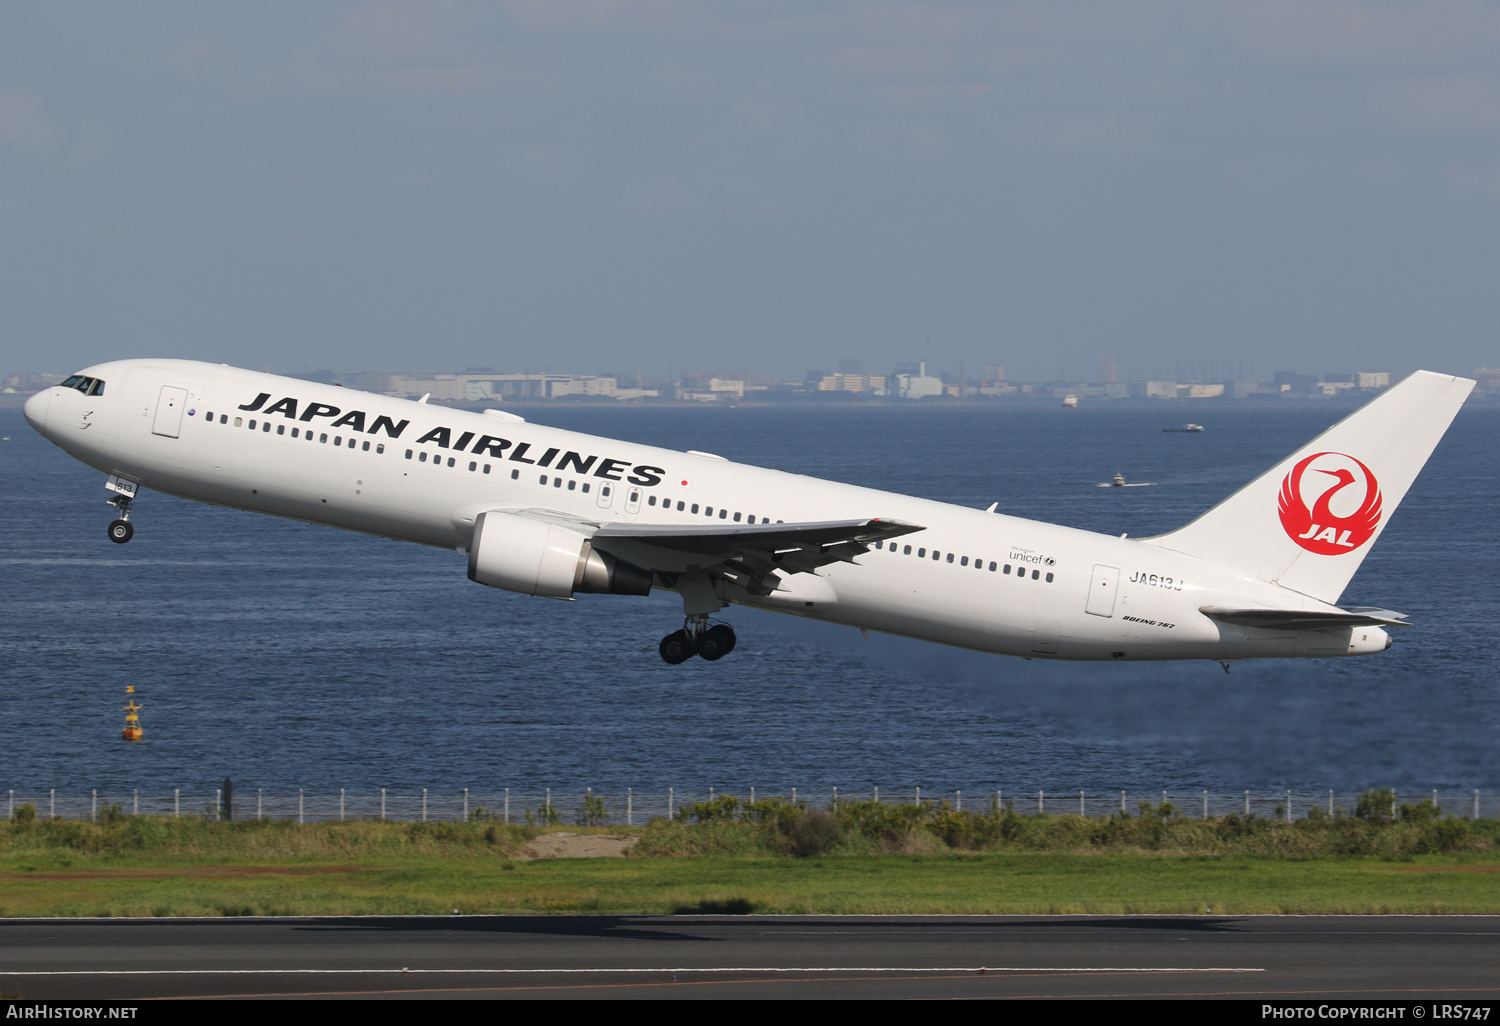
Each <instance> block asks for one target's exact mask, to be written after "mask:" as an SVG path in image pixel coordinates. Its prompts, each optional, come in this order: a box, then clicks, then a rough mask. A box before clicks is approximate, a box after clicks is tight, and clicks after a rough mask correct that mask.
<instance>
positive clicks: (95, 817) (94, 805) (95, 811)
mask: <svg viewBox="0 0 1500 1026" xmlns="http://www.w3.org/2000/svg"><path fill="white" fill-rule="evenodd" d="M89 793H90V794H91V795H93V800H92V802H91V803H90V804H89V822H90V823H97V822H99V789H98V788H97V787H96V788H94V789H93V790H92V791H90V792H89Z"/></svg>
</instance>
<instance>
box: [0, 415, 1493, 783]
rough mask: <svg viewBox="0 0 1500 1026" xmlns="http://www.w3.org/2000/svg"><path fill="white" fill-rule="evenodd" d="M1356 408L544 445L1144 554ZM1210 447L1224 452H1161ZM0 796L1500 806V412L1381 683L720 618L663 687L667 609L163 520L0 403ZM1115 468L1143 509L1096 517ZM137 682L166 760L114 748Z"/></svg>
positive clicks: (1367, 566) (1426, 522) (1446, 453)
mask: <svg viewBox="0 0 1500 1026" xmlns="http://www.w3.org/2000/svg"><path fill="white" fill-rule="evenodd" d="M1350 408H1351V407H1349V406H1347V405H1343V404H1336V403H1308V404H1296V403H1267V404H1253V403H1249V402H1241V403H1235V404H1219V403H1212V404H1204V405H1185V404H1149V405H1147V404H1115V405H1106V404H1088V403H1085V404H1084V405H1083V406H1082V407H1081V408H1080V409H1078V410H1074V411H1064V410H1062V409H1060V408H1059V407H1055V406H1053V405H1052V404H1046V405H1021V404H1016V405H1009V406H1004V407H1001V408H998V409H978V408H963V409H922V408H918V409H891V408H883V407H882V408H873V407H870V408H866V407H858V408H838V409H790V408H764V409H688V410H676V409H599V408H574V409H568V408H556V409H551V408H548V409H534V410H531V411H528V417H529V418H530V419H532V420H534V421H536V422H540V423H546V424H553V425H557V426H560V427H568V428H572V429H576V430H583V431H590V432H594V433H598V434H603V435H610V436H615V437H623V438H630V439H634V440H639V441H642V442H649V443H653V444H659V445H666V446H671V447H674V448H679V449H688V448H693V449H701V450H707V451H710V452H716V453H720V454H722V455H724V456H726V457H729V458H730V459H735V460H743V461H745V462H749V463H756V464H761V465H765V466H773V467H779V468H781V469H784V470H789V471H795V472H799V473H805V474H812V475H816V476H820V477H826V478H832V479H835V480H841V481H848V482H853V483H858V484H862V485H868V486H872V487H876V488H883V489H889V490H893V491H899V492H907V493H911V494H917V495H923V496H927V497H930V498H935V499H941V500H945V501H949V502H955V503H961V504H965V505H971V506H977V507H984V506H987V505H989V503H991V502H994V501H998V502H999V503H1000V507H1001V509H1002V510H1003V511H1005V512H1007V513H1011V514H1014V515H1018V516H1024V517H1032V518H1036V519H1041V520H1049V521H1054V522H1060V523H1065V524H1070V525H1074V526H1078V527H1083V528H1088V529H1092V530H1099V531H1106V532H1110V533H1114V534H1119V533H1122V532H1129V533H1130V534H1131V535H1133V536H1138V535H1145V534H1151V533H1156V532H1159V531H1163V530H1167V529H1170V528H1172V527H1175V526H1178V525H1180V524H1182V523H1185V522H1186V521H1187V520H1189V519H1191V518H1192V517H1193V516H1195V515H1197V514H1198V513H1199V512H1201V511H1203V510H1204V509H1207V508H1208V507H1209V506H1211V505H1212V504H1213V503H1214V502H1216V501H1218V500H1219V499H1222V498H1223V497H1225V496H1226V495H1228V494H1229V493H1230V492H1232V491H1233V490H1234V489H1236V488H1237V487H1239V486H1240V485H1241V484H1243V483H1244V482H1246V481H1248V480H1249V479H1250V478H1251V477H1252V476H1254V475H1255V474H1257V473H1259V472H1260V471H1262V470H1264V469H1265V468H1266V467H1267V466H1269V465H1271V464H1272V463H1273V462H1275V461H1276V460H1277V459H1279V458H1280V457H1282V456H1283V455H1285V454H1286V453H1287V452H1289V451H1291V450H1292V449H1293V448H1294V447H1295V446H1297V445H1299V444H1300V443H1302V442H1303V441H1306V440H1307V439H1309V438H1311V437H1312V436H1313V435H1315V434H1317V433H1318V431H1320V430H1321V429H1322V428H1324V427H1325V426H1327V425H1328V424H1329V423H1331V422H1333V421H1334V420H1336V419H1338V418H1339V417H1341V416H1343V415H1344V414H1346V413H1347V412H1348V411H1349V409H1350ZM1187 419H1193V420H1197V421H1199V422H1201V423H1203V424H1205V426H1206V427H1207V430H1206V431H1205V432H1203V433H1202V434H1167V433H1164V432H1163V431H1162V430H1161V429H1162V428H1163V427H1164V426H1169V425H1173V424H1176V423H1180V422H1182V421H1184V420H1187ZM0 435H4V436H7V440H5V441H0V473H3V478H0V479H3V481H4V482H5V490H4V498H5V501H4V502H3V503H0V527H3V530H0V573H3V575H4V577H3V589H0V617H3V621H0V703H3V704H0V716H3V719H0V724H3V733H0V791H3V790H4V789H6V788H17V789H20V790H23V791H27V792H34V791H35V790H36V789H39V788H40V789H45V788H59V789H64V790H69V791H70V792H79V793H81V792H82V791H84V790H86V789H90V788H98V789H100V790H101V791H111V792H122V791H127V790H129V789H131V788H142V789H145V790H150V791H153V792H162V791H164V790H165V791H170V789H172V788H174V787H181V788H184V789H193V790H195V791H197V792H203V791H204V790H205V789H207V790H208V791H209V792H211V790H212V788H213V787H214V786H215V784H216V783H217V781H219V780H222V779H223V778H224V777H226V776H231V777H233V778H234V780H235V782H236V787H237V788H239V789H241V791H240V793H241V794H243V793H245V791H244V789H245V788H250V789H255V788H265V789H267V790H268V791H272V790H279V791H281V792H286V791H287V790H295V789H296V788H298V787H304V788H307V789H309V791H322V792H324V793H328V792H330V791H337V789H339V788H341V787H343V788H350V789H359V790H363V791H365V792H369V791H371V790H372V789H373V788H378V787H390V788H392V789H404V790H406V791H408V792H411V791H414V790H415V789H418V788H422V787H428V788H432V789H434V790H435V791H446V792H448V793H453V792H456V791H457V790H458V789H460V788H463V787H472V788H476V789H483V790H495V789H498V788H501V787H515V788H521V789H532V790H539V789H541V788H543V787H553V788H557V789H560V790H574V791H581V790H582V789H583V788H585V787H592V788H594V789H596V790H600V791H607V792H610V793H618V792H622V791H623V790H624V789H625V788H627V787H633V788H635V789H636V790H637V791H641V790H648V791H663V792H664V791H665V790H666V788H668V787H675V788H677V789H679V790H682V789H688V790H693V789H696V790H704V789H706V788H708V787H710V786H712V787H715V788H718V789H720V790H730V791H735V792H737V793H743V792H744V791H746V790H747V789H748V788H749V787H752V786H753V787H756V788H758V789H759V790H760V791H761V792H762V793H770V792H787V791H790V790H791V788H793V787H798V788H800V789H802V790H803V791H812V790H824V791H826V790H827V789H829V788H831V787H834V786H837V787H840V788H843V789H845V790H861V791H866V792H868V791H869V790H870V789H871V788H872V787H880V788H881V789H882V790H884V791H886V792H890V791H896V790H904V791H908V792H909V791H910V790H911V789H912V788H913V787H917V786H920V787H921V788H922V789H923V791H924V792H926V793H932V792H934V791H951V790H953V789H963V790H965V792H967V793H972V792H977V791H982V790H993V789H995V788H1001V789H1004V790H1005V791H1007V792H1008V793H1015V792H1024V791H1028V790H1029V791H1033V792H1034V791H1035V790H1036V789H1038V788H1045V789H1047V790H1049V791H1056V792H1065V791H1072V792H1074V793H1076V792H1077V790H1079V789H1081V788H1082V789H1088V790H1090V791H1091V792H1093V791H1114V790H1122V789H1123V790H1130V791H1134V792H1143V791H1155V790H1161V789H1170V790H1173V791H1184V790H1197V789H1200V788H1205V789H1209V790H1212V791H1218V792H1231V793H1232V792H1238V791H1240V790H1242V789H1247V788H1248V789H1257V790H1270V789H1280V788H1292V789H1296V790H1299V791H1317V790H1319V789H1326V788H1338V789H1340V790H1341V791H1350V790H1358V789H1361V788H1365V787H1374V786H1391V787H1395V788H1397V789H1398V790H1406V791H1408V792H1410V791H1412V790H1425V789H1428V788H1438V789H1443V790H1450V791H1451V790H1457V791H1462V792H1464V793H1467V792H1468V790H1469V789H1470V788H1480V789H1492V788H1494V787H1496V786H1497V785H1500V775H1497V773H1496V768H1497V762H1500V760H1497V756H1496V745H1497V734H1500V695H1497V688H1500V674H1497V668H1500V637H1497V631H1496V628H1495V624H1494V613H1495V610H1496V609H1497V608H1500V582H1497V577H1500V572H1497V567H1496V552H1497V544H1496V543H1497V540H1500V539H1497V533H1500V530H1497V527H1500V513H1497V510H1500V446H1497V445H1496V442H1497V440H1500V408H1497V407H1496V406H1494V405H1486V404H1479V403H1471V404H1470V405H1469V406H1468V407H1467V408H1465V409H1464V411H1463V412H1462V413H1461V414H1460V415H1459V417H1458V419H1457V421H1456V422H1455V424H1454V426H1453V428H1452V430H1450V432H1449V434H1448V436H1447V437H1446V438H1445V439H1444V441H1443V443H1442V445H1441V446H1440V447H1439V449H1438V450H1437V452H1436V453H1435V454H1434V456H1433V458H1432V460H1431V461H1430V462H1429V463H1428V465H1427V468H1426V470H1425V471H1424V472H1423V474H1422V476H1421V477H1420V478H1419V479H1418V481H1417V483H1416V485H1415V486H1414V488H1413V489H1412V492H1411V493H1410V494H1409V495H1408V496H1407V498H1406V500H1405V502H1404V503H1403V504H1402V506H1401V507H1400V509H1399V511H1398V512H1397V514H1396V515H1395V517H1394V518H1393V520H1392V522H1391V524H1390V526H1389V527H1388V528H1387V530H1386V532H1385V534H1384V536H1383V537H1382V539H1381V541H1380V542H1379V543H1378V544H1377V545H1376V546H1375V548H1374V550H1373V551H1372V553H1371V554H1370V556H1369V557H1368V558H1367V559H1366V560H1365V563H1364V565H1363V567H1362V569H1361V570H1360V572H1359V573H1358V575H1356V577H1355V578H1354V581H1353V583H1352V584H1351V586H1350V588H1349V590H1348V591H1347V592H1346V594H1345V596H1344V602H1345V603H1347V604H1358V605H1379V606H1386V607H1388V608H1392V609H1398V610H1401V611H1403V612H1407V613H1409V614H1411V619H1412V626H1411V627H1409V628H1406V629H1404V630H1401V631H1399V632H1398V634H1397V641H1396V644H1395V646H1394V647H1393V648H1392V649H1391V650H1390V651H1388V652H1385V653H1383V654H1381V655H1377V656H1372V657H1366V658H1361V659H1342V660H1301V661H1266V662H1245V663H1239V664H1236V665H1235V666H1234V668H1233V672H1232V673H1230V674H1228V675H1226V674H1225V673H1224V672H1223V670H1222V669H1220V667H1219V666H1218V665H1217V664H1215V663H1211V662H1198V663H1161V664H1139V663H1138V664H1067V663H1047V662H1041V661H1034V662H1027V661H1024V660H1019V659H1011V658H1005V657H998V656H986V655H979V654H975V653H969V652H963V651H958V650H953V649H948V648H943V647H940V646H936V645H931V644H926V643H921V642H915V641H909V640H904V639H896V638H889V637H883V636H880V635H872V636H871V637H870V639H869V640H866V639H864V638H863V637H861V636H860V634H859V632H858V631H855V630H852V629H849V628H840V627H833V626H828V625H821V624H815V623H808V622H805V621H801V620H797V619H795V618H792V617H786V616H780V615H776V614H771V613H760V612H753V611H746V610H740V609H732V610H728V611H726V613H725V614H724V616H725V618H726V619H729V620H730V621H731V622H733V623H734V624H735V627H736V629H737V631H738V632H739V638H740V641H739V646H738V647H737V649H736V650H735V652H734V653H733V654H731V655H730V656H729V657H728V658H726V659H724V660H722V661H720V662H718V663H713V664H710V663H705V662H703V661H701V660H692V661H690V662H688V663H686V664H684V665H682V666H678V667H669V666H667V665H665V664H664V663H662V662H661V660H660V659H659V658H658V656H657V654H656V644H657V641H658V640H659V639H660V637H661V636H662V635H663V634H665V633H667V632H668V631H670V630H672V629H675V628H676V627H677V626H680V623H681V606H680V602H679V600H677V598H676V597H675V596H669V595H664V594H663V595H655V596H652V597H651V598H648V599H641V598H629V597H619V596H582V597H580V598H579V600H578V601H577V602H574V603H563V602H555V601H548V600H543V599H534V598H529V597H526V596H521V595H512V594H509V593H504V592H498V591H494V590H492V589H487V588H481V587H478V586H476V585H474V584H472V583H471V582H469V581H468V580H467V579H466V576H465V557H463V556H462V555H460V554H458V553H453V552H443V551H439V550H435V549H428V548H422V547H419V546H414V545H405V544H400V543H397V542H391V541H384V540H380V539H375V538H368V537H365V536H362V535H356V534H351V533H346V532H342V531H337V530H334V529H331V528H318V527H311V526H307V525H303V524H295V523H289V522H286V521H282V520H277V519H273V518H270V517H263V516H257V515H254V514H249V513H241V512H236V511H232V510H225V509H217V508H212V507H207V506H200V505H197V504H195V503H192V502H187V501H184V500H179V499H174V498H170V497H167V496H162V495H157V494H152V493H145V494H144V496H143V497H142V498H141V499H140V500H138V501H137V503H136V506H135V518H134V522H135V524H136V535H135V539H134V540H133V541H132V542H131V543H130V544H128V545H124V546H117V545H114V544H112V543H110V542H109V541H108V539H107V538H106V537H105V533H104V526H105V524H106V523H107V522H108V520H109V519H110V517H111V512H112V511H110V510H108V509H107V508H106V507H105V506H104V499H105V497H106V494H105V492H104V490H103V487H102V475H101V474H99V473H97V472H95V471H93V470H91V469H89V468H87V467H84V466H83V465H82V464H79V463H77V462H75V461H74V460H72V459H71V458H70V457H68V456H66V455H65V454H64V453H63V452H62V451H61V450H59V449H57V448H55V447H54V446H52V445H51V444H49V443H47V442H46V441H44V440H43V439H42V438H41V437H40V436H38V435H37V434H36V433H35V432H33V431H32V430H31V429H30V428H29V427H28V426H27V425H26V424H25V422H24V420H23V419H22V417H21V413H20V410H19V409H17V408H3V409H0ZM1116 471H1119V472H1121V473H1123V474H1124V475H1125V476H1126V477H1127V478H1128V479H1129V480H1130V481H1132V482H1142V483H1149V486H1145V487H1138V488H1126V489H1114V488H1099V487H1097V484H1098V483H1099V482H1105V481H1108V480H1109V479H1110V477H1111V476H1112V475H1113V474H1114V473H1115V472H1116ZM127 684H134V685H136V686H137V688H138V691H139V693H140V695H141V700H142V701H143V704H144V707H145V708H144V710H143V713H142V721H143V722H144V724H145V726H146V731H147V733H146V740H145V741H144V742H141V743H139V744H127V743H125V742H122V741H121V740H120V739H119V730H120V725H121V722H122V715H123V714H122V713H121V711H120V706H121V705H122V704H123V702H124V689H125V686H126V685H127Z"/></svg>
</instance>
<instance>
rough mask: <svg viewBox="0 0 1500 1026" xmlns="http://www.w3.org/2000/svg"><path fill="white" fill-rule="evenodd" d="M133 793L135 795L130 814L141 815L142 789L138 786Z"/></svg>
mask: <svg viewBox="0 0 1500 1026" xmlns="http://www.w3.org/2000/svg"><path fill="white" fill-rule="evenodd" d="M131 794H132V795H133V796H134V797H133V798H132V801H131V805H130V814H131V815H132V816H139V815H140V814H141V789H140V788H139V787H138V788H136V789H135V790H134V791H132V792H131Z"/></svg>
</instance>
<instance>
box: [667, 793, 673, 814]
mask: <svg viewBox="0 0 1500 1026" xmlns="http://www.w3.org/2000/svg"><path fill="white" fill-rule="evenodd" d="M667 818H668V819H671V818H672V789H671V788H670V787H669V788H667Z"/></svg>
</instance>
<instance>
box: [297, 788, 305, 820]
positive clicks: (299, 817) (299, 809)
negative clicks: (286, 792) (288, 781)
mask: <svg viewBox="0 0 1500 1026" xmlns="http://www.w3.org/2000/svg"><path fill="white" fill-rule="evenodd" d="M304 821H305V819H304V817H303V810H302V788H300V787H299V788H297V822H298V823H302V822H304Z"/></svg>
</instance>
